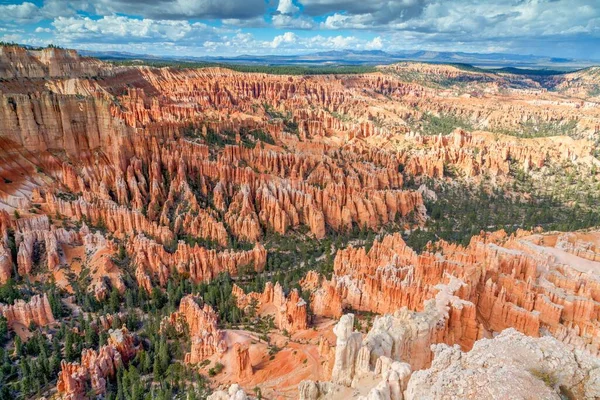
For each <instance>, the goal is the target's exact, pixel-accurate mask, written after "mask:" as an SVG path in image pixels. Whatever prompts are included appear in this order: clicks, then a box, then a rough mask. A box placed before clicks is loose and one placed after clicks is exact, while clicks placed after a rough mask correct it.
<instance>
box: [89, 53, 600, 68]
mask: <svg viewBox="0 0 600 400" xmlns="http://www.w3.org/2000/svg"><path fill="white" fill-rule="evenodd" d="M79 52H80V53H81V54H83V55H87V56H92V57H97V58H100V59H104V60H136V59H140V60H153V61H160V60H168V61H181V62H212V63H225V64H250V65H252V64H256V65H259V64H260V65H341V64H344V65H378V64H391V63H395V62H400V61H421V62H430V63H445V64H446V63H460V64H471V65H474V66H479V67H488V68H492V67H520V68H536V69H539V68H552V69H557V70H572V69H576V68H582V67H587V66H591V65H598V64H600V61H594V60H577V59H571V58H556V57H543V56H534V55H519V54H504V53H485V54H484V53H463V52H448V51H403V52H395V53H388V52H385V51H381V50H370V51H356V50H335V51H326V52H318V53H311V54H300V55H264V56H257V55H240V56H232V57H214V56H204V57H192V56H153V55H145V54H133V53H127V52H114V51H105V52H100V51H88V50H80V51H79Z"/></svg>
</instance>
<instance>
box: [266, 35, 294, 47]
mask: <svg viewBox="0 0 600 400" xmlns="http://www.w3.org/2000/svg"><path fill="white" fill-rule="evenodd" d="M297 40H298V36H297V35H296V34H295V33H293V32H286V33H284V34H283V35H279V36H275V38H273V41H272V42H271V47H273V48H275V49H276V48H277V47H279V46H281V45H282V44H294V43H296V41H297Z"/></svg>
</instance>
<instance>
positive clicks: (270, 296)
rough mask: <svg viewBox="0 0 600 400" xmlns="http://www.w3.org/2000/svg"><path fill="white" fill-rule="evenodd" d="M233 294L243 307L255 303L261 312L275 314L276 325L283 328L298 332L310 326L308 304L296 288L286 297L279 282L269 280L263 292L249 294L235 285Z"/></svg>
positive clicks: (290, 331) (239, 305)
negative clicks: (273, 282) (274, 282)
mask: <svg viewBox="0 0 600 400" xmlns="http://www.w3.org/2000/svg"><path fill="white" fill-rule="evenodd" d="M232 295H233V296H235V298H236V301H237V305H238V307H239V308H241V309H246V308H248V307H250V306H251V305H255V306H256V307H257V311H258V312H259V313H265V314H273V316H274V317H275V325H276V326H277V328H279V329H281V330H286V331H287V332H289V333H296V332H298V331H300V330H304V329H307V328H308V314H307V309H306V306H307V304H306V302H305V301H304V299H302V298H301V297H300V295H299V293H298V290H296V289H294V290H292V291H291V292H290V293H289V295H288V296H287V297H286V295H285V294H284V292H283V288H282V287H281V285H280V284H279V282H277V283H276V284H275V285H273V284H272V283H271V282H267V283H266V284H265V290H264V291H263V293H256V292H252V293H248V294H244V291H243V290H242V289H241V288H240V287H239V286H237V285H234V286H233V291H232Z"/></svg>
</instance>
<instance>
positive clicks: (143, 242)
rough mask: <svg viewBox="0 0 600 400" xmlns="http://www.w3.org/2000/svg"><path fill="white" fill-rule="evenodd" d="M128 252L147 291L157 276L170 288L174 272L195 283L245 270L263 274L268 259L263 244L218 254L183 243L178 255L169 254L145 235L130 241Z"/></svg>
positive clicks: (177, 250)
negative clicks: (244, 268)
mask: <svg viewBox="0 0 600 400" xmlns="http://www.w3.org/2000/svg"><path fill="white" fill-rule="evenodd" d="M128 251H129V253H130V254H133V255H134V256H133V259H134V262H135V265H136V268H137V270H136V278H137V280H138V283H139V284H140V286H142V287H145V288H146V289H148V287H147V285H148V283H147V282H148V279H149V278H150V275H151V276H156V277H157V278H158V279H157V280H158V282H159V283H160V285H161V286H166V284H167V279H168V277H169V275H170V272H171V271H173V270H177V271H178V272H179V273H180V274H182V275H187V276H189V277H190V278H191V279H192V280H193V281H194V282H201V281H210V280H211V279H213V278H214V277H215V276H217V275H218V274H220V273H222V272H229V273H230V274H232V275H237V272H238V270H239V269H240V268H241V267H247V266H252V267H253V269H254V270H255V271H262V269H263V268H264V265H265V263H266V257H267V252H266V250H265V248H264V247H263V246H262V245H261V244H259V243H257V244H256V245H255V246H254V249H252V250H249V251H239V252H235V251H233V250H226V251H223V252H217V251H216V250H207V249H206V248H204V247H199V246H194V247H191V246H189V245H187V244H185V243H183V242H182V241H180V242H179V244H178V245H177V249H176V250H175V252H174V253H169V252H167V251H166V250H165V248H164V247H163V246H161V245H159V244H157V243H156V242H155V241H153V240H151V239H148V238H146V237H144V236H136V237H135V238H134V239H133V240H132V241H130V242H129V247H128ZM148 274H150V275H148ZM146 277H148V278H146Z"/></svg>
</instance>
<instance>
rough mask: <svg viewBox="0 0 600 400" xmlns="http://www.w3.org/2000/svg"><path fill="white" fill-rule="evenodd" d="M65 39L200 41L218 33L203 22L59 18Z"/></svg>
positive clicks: (56, 22)
mask: <svg viewBox="0 0 600 400" xmlns="http://www.w3.org/2000/svg"><path fill="white" fill-rule="evenodd" d="M52 25H53V26H54V28H55V29H56V34H57V37H58V38H60V39H61V41H62V42H104V43H110V42H117V43H119V42H123V41H131V42H139V41H149V42H150V41H156V40H161V41H166V42H180V41H181V42H186V41H188V42H196V43H197V42H198V41H199V40H201V39H203V38H204V39H208V38H209V37H213V36H214V35H216V34H217V33H218V30H217V29H216V28H213V27H210V26H208V25H206V24H202V23H199V22H195V23H190V22H188V21H176V20H152V19H134V18H127V17H122V16H106V17H102V18H101V19H98V20H94V19H91V18H87V17H59V18H56V19H55V20H54V22H53V23H52Z"/></svg>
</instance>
